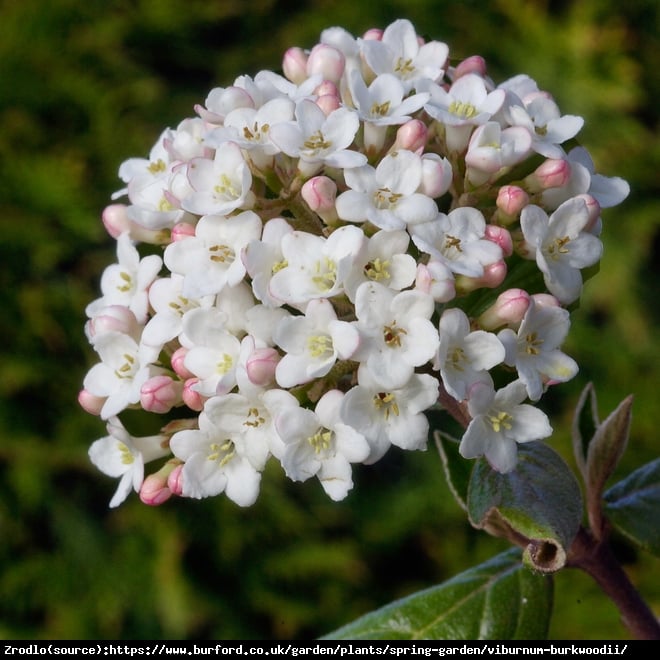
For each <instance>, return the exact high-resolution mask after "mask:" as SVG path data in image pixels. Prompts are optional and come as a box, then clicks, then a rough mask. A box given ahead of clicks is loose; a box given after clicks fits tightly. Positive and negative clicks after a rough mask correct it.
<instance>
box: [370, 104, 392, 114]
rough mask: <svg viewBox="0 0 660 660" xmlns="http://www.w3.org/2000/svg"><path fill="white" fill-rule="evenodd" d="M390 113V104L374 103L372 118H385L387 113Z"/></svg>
mask: <svg viewBox="0 0 660 660" xmlns="http://www.w3.org/2000/svg"><path fill="white" fill-rule="evenodd" d="M389 111H390V102H389V101H385V103H374V104H373V105H372V106H371V111H370V112H371V115H372V116H374V115H375V116H378V117H385V116H386V115H387V113H388V112H389Z"/></svg>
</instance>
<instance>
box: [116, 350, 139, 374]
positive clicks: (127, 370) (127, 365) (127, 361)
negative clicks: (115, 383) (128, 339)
mask: <svg viewBox="0 0 660 660" xmlns="http://www.w3.org/2000/svg"><path fill="white" fill-rule="evenodd" d="M122 357H123V358H124V364H122V365H121V367H119V368H117V369H115V376H117V378H132V377H133V373H134V371H135V357H134V356H133V355H131V354H130V353H124V355H123V356H122Z"/></svg>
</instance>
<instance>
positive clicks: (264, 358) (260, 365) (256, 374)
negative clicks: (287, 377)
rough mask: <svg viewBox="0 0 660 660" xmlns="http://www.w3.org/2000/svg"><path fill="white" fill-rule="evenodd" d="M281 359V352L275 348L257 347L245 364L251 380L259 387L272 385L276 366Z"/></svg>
mask: <svg viewBox="0 0 660 660" xmlns="http://www.w3.org/2000/svg"><path fill="white" fill-rule="evenodd" d="M279 361H280V354H279V353H278V352H277V350H275V349H274V348H271V347H266V348H256V349H255V350H254V351H252V354H251V355H250V357H249V358H248V359H247V362H246V364H245V371H246V372H247V377H248V379H249V381H250V382H251V383H252V384H253V385H257V386H259V387H265V386H266V385H270V384H271V383H272V382H274V380H275V368H276V367H277V363H278V362H279Z"/></svg>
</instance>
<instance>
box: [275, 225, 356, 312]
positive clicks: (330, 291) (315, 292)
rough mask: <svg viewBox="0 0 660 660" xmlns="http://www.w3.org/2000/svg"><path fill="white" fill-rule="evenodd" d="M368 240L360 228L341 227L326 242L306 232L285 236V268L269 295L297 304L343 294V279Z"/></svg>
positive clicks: (283, 249) (279, 274) (279, 272)
mask: <svg viewBox="0 0 660 660" xmlns="http://www.w3.org/2000/svg"><path fill="white" fill-rule="evenodd" d="M365 241H366V238H365V236H364V234H363V233H362V230H361V229H359V228H358V227H353V226H347V227H340V228H339V229H336V230H335V231H333V232H332V234H330V236H329V237H328V238H327V239H326V238H323V237H322V236H316V235H314V234H308V233H307V232H303V231H294V232H291V233H287V234H285V235H284V236H283V237H282V256H283V267H281V268H280V269H279V270H278V271H277V272H276V273H274V275H273V277H272V278H271V280H270V285H269V288H268V290H269V294H270V296H272V297H274V298H275V299H278V300H280V301H282V302H285V303H289V304H293V305H297V304H302V303H307V302H308V301H310V300H313V299H314V298H330V297H332V296H336V295H338V294H340V293H343V291H344V280H345V279H346V277H347V275H348V273H349V272H350V270H351V268H352V266H353V262H354V260H355V258H356V256H357V255H358V254H359V252H360V250H361V249H362V246H363V244H364V242H365Z"/></svg>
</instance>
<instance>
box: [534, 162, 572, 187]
mask: <svg viewBox="0 0 660 660" xmlns="http://www.w3.org/2000/svg"><path fill="white" fill-rule="evenodd" d="M570 176H571V164H570V163H569V162H568V160H565V159H563V158H548V159H547V160H545V161H544V162H543V163H541V164H540V165H539V166H538V167H537V168H536V169H535V170H534V171H533V172H532V173H531V174H529V175H528V176H526V177H525V179H524V183H525V187H526V189H527V190H528V191H529V192H532V193H536V192H541V191H542V190H547V189H548V188H559V187H561V186H563V185H565V184H566V183H567V182H568V179H569V178H570Z"/></svg>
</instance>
